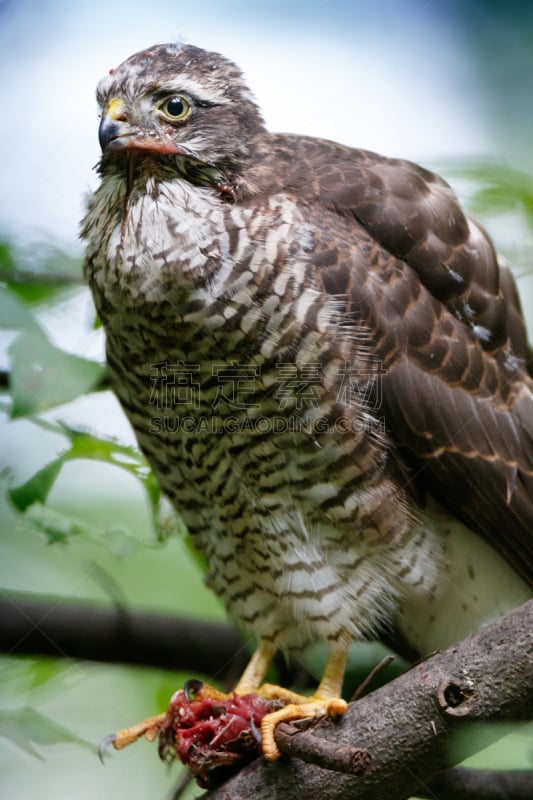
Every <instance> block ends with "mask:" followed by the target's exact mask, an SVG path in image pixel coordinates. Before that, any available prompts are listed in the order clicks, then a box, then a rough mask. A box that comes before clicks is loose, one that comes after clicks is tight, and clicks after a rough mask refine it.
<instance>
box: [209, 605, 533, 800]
mask: <svg viewBox="0 0 533 800" xmlns="http://www.w3.org/2000/svg"><path fill="white" fill-rule="evenodd" d="M532 716H533V601H530V602H528V603H526V604H525V605H523V606H521V607H520V608H518V609H516V610H514V611H512V612H510V613H509V614H506V615H505V616H504V617H502V618H500V619H499V620H497V621H496V622H494V623H492V624H491V625H489V626H487V627H486V628H484V629H483V630H482V631H481V632H480V633H479V634H477V635H476V636H474V637H472V638H469V639H466V640H465V641H463V642H461V643H459V644H458V645H456V646H454V647H451V648H449V649H448V650H446V651H444V652H442V653H438V654H436V655H434V656H432V657H431V658H429V659H428V660H426V661H424V662H422V663H420V664H418V665H417V666H415V667H413V668H412V669H411V670H409V672H407V673H405V674H404V675H402V676H400V677H399V678H397V679H396V680H394V681H391V682H390V683H389V684H387V685H386V686H383V687H381V688H380V689H378V690H377V691H375V692H373V693H372V694H370V695H368V696H367V697H365V698H363V699H362V700H359V701H357V702H356V703H352V704H350V706H349V708H348V711H347V713H346V715H345V717H344V718H342V719H341V720H340V721H339V722H333V721H331V720H329V719H323V720H321V721H319V722H318V723H317V722H314V723H312V724H311V726H309V724H308V723H306V724H303V723H299V724H298V725H287V724H284V725H280V726H279V727H278V730H277V734H276V741H277V743H278V745H279V747H280V748H281V749H282V750H283V751H284V752H286V753H291V755H292V757H291V758H287V757H283V758H282V759H280V760H279V761H278V762H277V763H274V764H268V763H266V762H265V761H264V760H262V759H259V760H257V761H255V762H254V763H253V764H251V765H250V766H249V767H247V768H246V769H245V770H243V771H241V772H240V773H239V774H238V775H237V776H236V777H234V778H233V779H231V780H230V781H228V782H227V783H226V784H224V786H222V787H221V788H219V789H217V790H215V791H211V792H209V793H207V794H205V795H202V797H203V798H204V800H248V798H250V800H251V799H252V798H253V800H267V798H268V800H291V798H294V800H296V799H297V798H298V799H299V798H302V797H304V798H305V799H306V800H348V799H349V800H378V798H379V800H382V798H387V800H404V798H409V797H411V796H413V795H416V794H417V793H418V794H420V793H424V792H426V795H425V796H430V797H432V798H435V797H439V794H438V793H436V792H435V791H433V793H430V794H428V792H429V790H430V783H431V781H432V780H433V779H434V778H435V776H437V775H439V774H440V773H442V772H443V771H444V770H446V769H447V768H448V767H450V766H451V765H453V764H457V763H459V762H460V761H462V760H463V759H464V758H466V757H467V756H469V755H472V754H473V753H474V752H476V751H478V750H479V749H480V748H481V747H483V746H485V745H486V744H488V743H490V742H491V741H494V740H496V739H497V738H498V737H499V736H500V735H502V731H500V730H499V728H498V726H495V725H493V724H491V725H486V724H483V723H486V722H496V721H502V720H507V721H509V720H529V719H531V718H532ZM506 730H507V729H506ZM302 757H303V758H305V761H304V760H302ZM310 761H314V762H315V763H309V762H310ZM306 762H307V763H306ZM318 763H320V764H322V766H318V765H317V764H318ZM328 764H329V766H330V767H331V769H326V768H325V766H326V765H328ZM362 764H363V766H365V764H366V769H364V768H363V769H362V770H361V765H362ZM350 770H352V771H353V772H355V774H349V772H350ZM357 773H359V774H357ZM529 786H531V784H529ZM442 796H443V797H445V796H450V795H449V794H448V795H444V794H443V795H442ZM457 796H459V795H458V794H457ZM472 796H475V795H472ZM512 796H513V795H509V797H512ZM517 796H520V795H517ZM522 796H523V795H522ZM532 796H533V795H532Z"/></svg>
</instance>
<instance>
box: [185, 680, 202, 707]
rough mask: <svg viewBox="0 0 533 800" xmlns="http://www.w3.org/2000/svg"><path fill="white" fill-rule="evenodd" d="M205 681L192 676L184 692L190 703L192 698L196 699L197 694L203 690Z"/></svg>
mask: <svg viewBox="0 0 533 800" xmlns="http://www.w3.org/2000/svg"><path fill="white" fill-rule="evenodd" d="M203 685H204V684H203V682H202V681H199V680H198V678H190V679H189V680H188V681H187V682H186V683H185V686H184V687H183V692H184V694H185V697H186V699H187V702H188V703H190V702H191V700H194V697H195V695H197V694H198V692H199V691H200V690H201V688H202V686H203Z"/></svg>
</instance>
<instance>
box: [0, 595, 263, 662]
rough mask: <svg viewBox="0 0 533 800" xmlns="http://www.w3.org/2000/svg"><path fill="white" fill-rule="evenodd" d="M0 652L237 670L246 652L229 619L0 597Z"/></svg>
mask: <svg viewBox="0 0 533 800" xmlns="http://www.w3.org/2000/svg"><path fill="white" fill-rule="evenodd" d="M0 620H1V624H0V652H4V653H10V654H13V655H20V654H30V655H49V656H55V657H56V658H65V657H68V658H83V659H88V660H92V661H103V662H117V663H122V664H139V665H145V666H150V667H160V668H162V669H170V670H180V671H185V672H187V671H192V672H194V673H197V672H198V673H202V674H204V675H209V676H215V675H222V674H224V675H227V674H228V672H229V671H231V672H235V675H236V676H238V674H239V673H240V671H241V670H242V668H243V665H244V664H245V663H246V658H247V654H246V652H245V650H244V648H243V644H242V642H241V640H240V639H239V637H238V635H237V634H236V633H235V631H233V630H232V628H230V627H229V625H225V624H223V623H215V622H207V621H204V620H193V619H184V618H180V617H175V616H170V615H165V614H155V613H149V612H141V611H135V612H134V613H130V612H129V611H128V610H127V609H122V608H95V607H94V606H88V605H81V604H76V605H75V604H73V603H70V602H66V601H65V600H63V599H57V598H56V599H54V600H38V601H37V600H35V599H31V598H29V597H28V596H24V595H20V594H17V593H3V594H2V596H1V597H0Z"/></svg>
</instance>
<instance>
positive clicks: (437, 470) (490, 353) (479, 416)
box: [286, 140, 533, 585]
mask: <svg viewBox="0 0 533 800" xmlns="http://www.w3.org/2000/svg"><path fill="white" fill-rule="evenodd" d="M294 146H295V147H298V148H299V147H302V146H303V148H304V153H305V155H304V158H305V159H306V160H307V163H308V166H309V173H307V176H306V178H305V181H303V179H302V178H301V175H302V171H300V173H299V176H300V177H299V176H298V175H296V174H292V175H291V173H290V169H289V170H288V175H287V178H286V180H287V183H289V184H290V183H291V180H292V182H293V185H296V184H297V183H298V181H300V184H299V185H298V187H297V188H298V190H299V192H298V193H299V195H300V197H301V196H302V194H303V195H304V196H306V198H307V202H308V204H309V208H310V209H315V213H313V211H310V213H312V215H313V223H314V224H315V227H316V229H317V230H318V233H317V240H316V242H315V250H314V255H313V257H314V259H315V263H316V266H317V276H318V280H321V281H322V283H323V286H324V288H325V289H326V290H327V291H329V292H331V293H333V294H338V295H340V294H342V295H348V297H349V307H350V313H351V314H352V315H353V316H355V318H356V319H357V322H358V324H360V325H364V326H365V327H366V328H367V329H368V330H369V331H370V337H371V341H372V345H373V348H374V351H375V355H376V357H377V358H379V359H381V360H382V362H383V366H384V370H385V371H384V375H383V379H382V385H381V387H380V388H381V392H382V394H381V397H380V400H381V404H382V405H381V411H382V413H383V415H384V417H385V421H386V425H387V427H388V430H389V431H390V435H391V437H392V439H393V441H394V442H395V444H396V445H397V446H398V448H401V451H402V453H403V454H406V458H407V461H408V464H409V465H410V466H411V468H412V473H413V476H414V479H415V480H416V481H417V482H421V483H422V485H423V487H424V488H427V489H428V490H429V491H431V492H432V493H433V494H434V495H435V496H437V497H438V498H439V499H440V501H441V502H442V503H444V504H445V505H446V506H448V508H450V509H451V510H452V511H453V512H454V513H455V514H457V516H458V517H459V518H461V519H462V520H463V521H464V522H466V523H467V524H468V525H469V526H470V527H472V528H473V529H474V530H476V531H477V532H478V533H480V534H481V535H483V536H484V537H486V538H487V539H488V540H489V541H491V542H492V543H493V544H494V546H495V547H496V548H497V549H498V550H499V551H500V552H501V553H502V554H503V555H504V556H505V557H506V558H507V559H508V560H509V561H510V562H511V563H512V564H513V565H514V567H515V568H516V569H517V570H518V571H519V572H520V573H521V574H522V575H523V576H524V577H525V578H526V579H527V580H528V581H529V582H530V583H531V584H532V585H533V384H532V381H531V379H530V378H529V376H528V372H527V362H528V360H529V361H530V351H529V348H528V344H527V338H526V333H525V327H524V322H523V317H522V314H521V310H520V304H519V300H518V295H517V292H516V287H515V285H514V281H513V278H512V276H511V274H510V272H509V271H508V270H507V268H506V267H505V266H503V265H502V264H501V263H500V262H499V260H498V258H497V255H496V253H495V251H494V247H493V245H492V242H491V241H490V239H489V238H488V236H487V235H486V234H485V233H484V231H483V230H482V229H480V228H479V227H478V226H477V225H475V224H473V223H472V222H471V221H469V220H468V219H467V218H466V217H465V215H464V214H463V212H462V211H461V209H460V207H459V205H458V202H457V200H456V198H455V195H454V194H453V192H452V190H451V189H450V187H449V186H448V185H447V184H446V183H445V182H444V181H443V180H442V179H440V178H439V177H437V176H435V175H433V174H432V173H430V172H428V171H427V170H424V169H422V168H421V167H418V166H416V165H414V164H411V163H409V162H406V161H400V160H394V159H386V158H383V157H381V156H378V155H376V154H374V153H368V152H365V151H354V150H350V149H348V148H343V147H339V146H338V145H334V144H333V143H330V142H317V141H316V140H315V141H313V140H303V141H302V140H299V143H298V144H297V143H296V140H294ZM295 163H299V164H300V165H301V159H296V160H295ZM300 169H301V166H300ZM310 174H311V175H312V179H311V178H310V177H309V175H310ZM304 183H305V185H304ZM331 212H333V213H331ZM329 214H331V217H330V216H329ZM333 217H334V219H333ZM331 225H334V226H335V230H336V233H338V237H337V241H336V244H335V247H334V249H333V250H332V249H331V227H330V226H331ZM320 229H322V230H323V232H324V236H322V237H321V235H320ZM348 236H349V237H350V238H351V245H350V246H349V245H348V243H347V238H348ZM348 250H349V251H350V252H349V254H348Z"/></svg>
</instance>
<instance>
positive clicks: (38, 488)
mask: <svg viewBox="0 0 533 800" xmlns="http://www.w3.org/2000/svg"><path fill="white" fill-rule="evenodd" d="M63 463H64V457H63V456H61V457H60V458H56V459H55V460H54V461H51V462H50V463H49V464H47V465H46V466H45V467H43V468H42V469H40V470H39V471H38V472H36V473H35V475H32V477H31V478H30V479H29V480H28V481H26V483H23V484H22V485H21V486H16V487H15V488H13V489H10V490H9V492H8V496H9V499H10V500H11V502H12V503H13V505H14V506H15V507H16V508H18V509H19V511H26V509H27V508H29V507H30V506H31V505H33V504H34V503H45V502H46V498H47V497H48V495H49V493H50V489H51V488H52V486H53V485H54V482H55V480H56V478H57V476H58V475H59V472H60V470H61V467H62V466H63Z"/></svg>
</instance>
